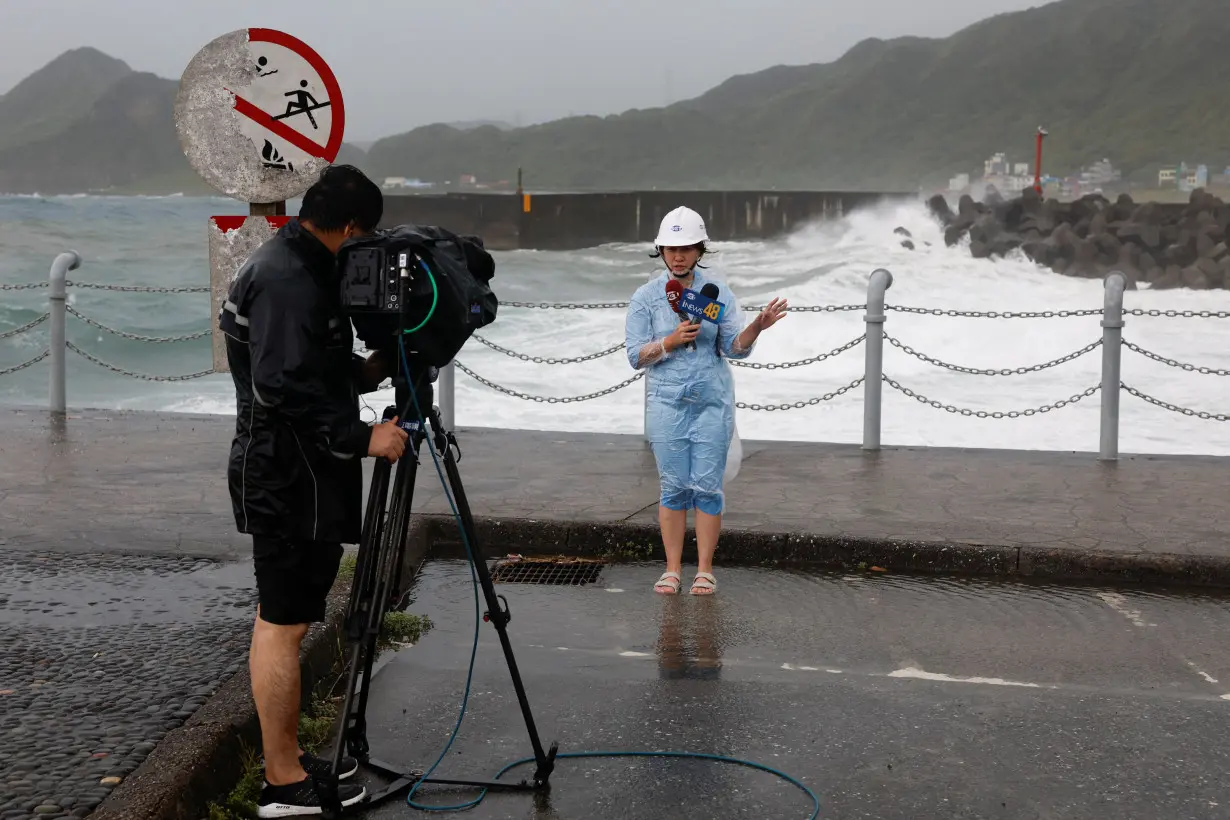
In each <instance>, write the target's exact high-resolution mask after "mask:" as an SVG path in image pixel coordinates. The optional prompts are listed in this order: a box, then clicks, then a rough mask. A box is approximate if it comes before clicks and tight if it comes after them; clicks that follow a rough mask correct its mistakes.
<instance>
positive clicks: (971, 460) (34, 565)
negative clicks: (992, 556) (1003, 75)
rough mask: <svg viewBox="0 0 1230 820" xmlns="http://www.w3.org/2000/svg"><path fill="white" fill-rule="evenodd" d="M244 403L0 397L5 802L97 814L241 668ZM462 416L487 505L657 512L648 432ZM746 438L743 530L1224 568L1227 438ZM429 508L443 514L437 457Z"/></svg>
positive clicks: (425, 489)
mask: <svg viewBox="0 0 1230 820" xmlns="http://www.w3.org/2000/svg"><path fill="white" fill-rule="evenodd" d="M233 424H234V421H233V419H232V418H229V417H218V416H191V415H178V414H154V413H116V412H109V411H74V412H73V413H72V414H70V416H69V418H68V419H67V421H66V422H65V423H64V424H62V425H59V426H56V425H52V424H51V423H50V421H49V420H48V417H47V415H46V413H45V412H44V411H42V410H39V409H28V410H16V409H12V408H6V409H0V547H2V548H3V552H2V553H0V556H2V560H0V577H2V578H3V579H4V580H3V582H2V583H0V727H4V728H3V729H0V732H4V734H0V738H3V740H4V741H5V742H4V743H0V820H16V818H27V817H34V816H35V814H34V813H33V812H34V811H35V810H38V811H39V812H40V813H39V814H38V815H37V816H40V817H62V816H69V815H76V816H84V815H86V814H88V813H89V811H90V809H91V807H92V806H94V805H96V804H97V802H98V800H100V799H102V797H104V796H105V795H106V794H107V792H108V791H109V790H110V789H111V788H113V786H114V783H115V782H116V779H122V778H123V777H124V776H126V775H127V774H128V773H130V772H131V771H133V769H134V768H135V767H136V766H137V765H138V764H139V763H140V762H141V760H143V759H144V757H145V755H146V754H147V752H148V750H149V749H150V748H151V747H152V744H154V743H156V742H157V741H158V740H159V738H161V737H162V736H163V735H164V734H165V733H166V732H167V731H169V730H171V729H174V728H175V727H177V726H179V725H182V723H183V721H184V720H186V719H187V718H188V717H190V716H191V715H192V714H193V713H194V712H195V710H196V709H197V708H198V707H199V706H200V704H201V703H202V702H203V701H204V699H205V698H207V697H208V696H209V695H210V693H212V692H213V691H215V690H216V688H217V686H218V684H219V682H220V681H224V680H225V678H226V677H227V676H228V675H229V674H230V673H232V672H234V671H235V670H237V669H240V668H242V665H243V663H244V658H245V655H246V651H247V646H246V639H247V634H248V631H249V629H250V624H251V617H252V597H253V596H252V586H253V585H252V578H251V570H250V566H249V565H248V550H249V549H250V546H249V543H248V541H247V539H245V538H243V537H241V536H239V535H238V534H237V533H235V530H234V524H233V520H232V517H231V510H230V501H229V499H228V497H227V490H226V478H225V469H226V459H227V452H228V449H229V442H230V438H231V435H232V431H233ZM457 435H458V441H459V444H460V447H461V450H462V454H463V457H462V460H461V463H460V468H461V472H462V476H463V480H464V481H465V485H466V490H467V494H468V496H469V500H470V504H471V507H472V508H473V511H474V513H475V515H476V516H478V517H482V518H484V519H487V520H490V519H491V518H496V519H503V520H510V519H518V520H520V519H538V520H540V521H542V520H546V521H553V522H559V523H561V524H563V523H571V524H577V525H584V524H587V523H588V524H595V523H596V524H603V525H608V527H609V526H611V525H614V526H616V527H618V526H619V525H625V524H626V525H632V526H633V527H635V528H637V529H639V530H641V531H651V530H652V527H653V526H654V522H655V520H656V505H657V481H656V475H655V471H654V468H653V459H652V456H651V454H650V452H649V450H648V449H647V448H646V446H645V445H644V443H643V441H642V440H641V439H640V438H639V437H637V436H612V435H606V436H600V435H587V434H574V433H555V432H527V431H507V430H487V429H481V430H468V429H463V430H460V431H458V434H457ZM744 451H745V454H746V460H745V462H744V464H743V468H742V471H741V473H740V475H739V477H738V479H737V480H736V481H735V482H734V483H733V484H732V485H731V486H730V487H729V493H728V495H729V502H728V503H729V507H728V513H727V515H726V525H727V527H728V528H729V529H730V530H731V539H730V540H731V542H735V541H737V540H738V539H739V538H740V535H739V534H738V532H737V531H742V533H743V534H745V535H746V534H749V533H750V534H752V536H754V535H755V534H756V533H762V534H766V535H768V534H780V533H790V534H794V535H795V536H797V537H799V538H803V539H808V538H811V539H813V549H814V550H819V551H823V550H827V549H837V548H841V545H842V544H849V543H857V544H875V543H881V544H883V543H890V544H891V543H901V544H906V545H909V547H908V548H909V549H918V548H920V547H919V545H921V547H922V548H925V549H927V550H931V551H932V554H939V553H943V552H944V551H945V550H946V549H947V548H948V547H951V546H953V545H956V546H957V547H958V548H959V547H960V546H961V545H985V546H986V547H987V548H988V549H990V550H992V551H995V552H996V554H997V555H998V556H999V557H1000V558H1001V559H1003V560H1005V561H1007V562H1008V563H1010V564H1011V563H1012V562H1014V561H1015V562H1018V563H1019V564H1021V565H1023V564H1024V562H1025V560H1026V556H1027V555H1029V556H1032V557H1031V558H1030V560H1033V561H1040V560H1050V561H1052V562H1055V561H1060V562H1062V561H1067V560H1072V561H1081V560H1087V561H1092V562H1095V563H1096V562H1098V561H1101V562H1103V564H1102V565H1101V566H1102V567H1103V568H1104V567H1109V566H1113V564H1114V559H1117V558H1123V557H1125V556H1126V557H1132V556H1145V557H1147V558H1151V559H1157V560H1159V561H1161V562H1162V563H1167V562H1172V563H1175V564H1177V565H1186V564H1185V563H1184V562H1194V563H1195V565H1198V567H1199V569H1198V571H1196V572H1195V573H1194V574H1196V575H1199V576H1201V580H1212V581H1215V582H1220V583H1222V584H1230V509H1228V508H1227V506H1226V505H1225V504H1224V503H1221V502H1222V498H1223V496H1224V490H1223V489H1222V488H1223V486H1224V485H1225V483H1226V474H1227V467H1230V460H1227V459H1221V458H1214V457H1208V458H1200V457H1124V458H1123V459H1121V460H1120V461H1119V462H1118V463H1115V464H1102V463H1099V462H1097V461H1096V459H1095V458H1094V456H1093V455H1092V454H1080V455H1073V454H1060V453H1035V452H1010V451H989V450H957V449H933V450H930V449H893V448H890V449H886V450H884V451H882V452H879V453H864V452H862V451H861V450H860V449H859V448H858V447H857V446H853V445H826V444H800V443H794V442H790V443H774V442H744ZM369 465H370V462H369ZM415 506H416V509H417V511H419V512H426V513H435V514H444V513H447V507H446V505H445V503H444V499H443V496H442V494H441V492H440V487H439V483H438V479H437V476H436V472H435V469H434V467H433V465H432V462H431V461H430V459H428V458H426V457H425V458H424V459H423V462H422V466H421V467H420V471H419V480H418V490H417V495H416V504H415ZM826 539H827V540H826ZM744 540H745V541H748V539H747V538H745V539H744ZM754 541H755V539H754V537H752V538H751V539H750V541H748V543H752V542H754ZM833 544H837V545H838V546H837V547H833V546H832V545H833ZM489 546H490V548H491V549H492V550H499V548H500V545H499V544H496V543H491V544H489ZM1030 551H1032V552H1030ZM721 554H722V553H721V552H719V557H720V556H721ZM728 554H731V553H730V552H729V551H728ZM1090 556H1093V557H1090ZM1107 556H1109V558H1108V557H1107ZM1107 561H1109V562H1110V563H1109V564H1108V563H1105V562H1107ZM1109 574H1110V573H1108V575H1109ZM14 749H18V750H20V751H19V752H16V753H15V752H14V751H13V750H14Z"/></svg>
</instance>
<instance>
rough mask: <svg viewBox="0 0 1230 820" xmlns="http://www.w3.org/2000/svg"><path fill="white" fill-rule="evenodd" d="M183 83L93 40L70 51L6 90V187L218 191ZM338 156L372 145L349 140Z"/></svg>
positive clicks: (358, 158) (2, 156) (2, 106)
mask: <svg viewBox="0 0 1230 820" xmlns="http://www.w3.org/2000/svg"><path fill="white" fill-rule="evenodd" d="M178 90H179V82H178V81H177V80H168V79H164V78H162V77H157V76H155V75H153V74H148V73H144V72H135V71H133V70H132V69H130V68H129V67H128V66H127V65H126V64H124V63H123V62H121V61H119V60H115V59H113V58H111V57H108V56H107V55H105V54H103V53H101V52H99V51H96V50H94V49H90V48H82V49H74V50H72V51H68V52H65V53H64V54H62V55H60V56H59V57H57V58H56V59H55V60H53V61H52V62H51V63H48V64H47V65H46V66H44V67H43V68H42V69H40V70H39V71H37V72H35V73H34V74H32V75H30V76H29V77H27V78H26V79H25V80H23V81H22V82H21V83H19V84H18V85H17V86H15V87H14V88H13V89H12V90H10V91H9V92H8V93H7V94H5V95H4V96H2V97H0V193H42V194H71V193H87V192H92V193H104V192H105V193H117V194H137V193H141V194H172V193H179V192H182V193H185V194H209V193H214V191H213V189H212V188H210V187H209V186H208V185H207V184H206V183H205V182H204V180H202V179H201V178H200V176H198V175H197V173H196V172H195V171H194V170H192V167H191V166H190V165H189V164H188V161H187V160H186V159H185V158H184V155H183V151H182V149H181V148H180V144H179V137H178V136H177V134H176V132H175V119H174V111H175V95H176V93H177V92H178ZM338 161H339V162H355V163H356V164H361V163H362V162H363V161H364V154H363V152H362V151H360V150H359V149H357V148H354V147H353V146H349V145H343V146H342V150H341V152H340V154H339V156H338Z"/></svg>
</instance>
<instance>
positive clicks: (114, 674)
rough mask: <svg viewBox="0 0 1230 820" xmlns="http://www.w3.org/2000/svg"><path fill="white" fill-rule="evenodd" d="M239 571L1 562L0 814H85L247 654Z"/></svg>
mask: <svg viewBox="0 0 1230 820" xmlns="http://www.w3.org/2000/svg"><path fill="white" fill-rule="evenodd" d="M249 577H250V568H248V567H245V566H243V565H238V564H221V563H218V562H215V561H210V560H205V559H196V558H187V557H168V556H152V555H141V556H131V555H116V554H106V553H74V554H65V553H62V552H50V551H26V550H12V549H9V550H7V551H5V552H4V553H3V555H2V557H0V578H3V583H2V584H0V818H3V820H19V819H20V820H25V818H54V817H84V816H86V815H87V814H88V813H89V812H90V810H91V809H93V807H94V806H96V805H98V804H99V803H100V802H101V801H102V800H103V798H105V797H106V796H107V794H108V792H110V790H111V789H112V788H114V786H115V785H117V784H118V783H119V782H120V780H121V779H122V778H123V777H125V776H126V775H127V774H129V773H130V772H132V771H133V770H134V769H136V767H137V766H138V765H139V764H140V763H141V761H142V760H143V759H144V757H145V756H146V755H147V754H148V753H149V752H150V751H151V750H152V749H153V748H154V745H155V744H156V743H157V742H158V741H159V740H160V739H162V737H163V736H164V735H165V734H166V733H167V732H168V731H169V730H171V729H173V728H175V727H177V726H179V725H181V724H182V723H183V722H184V721H185V720H186V719H187V718H189V717H191V715H192V713H193V712H194V711H195V710H196V709H197V708H198V707H199V706H200V705H201V704H203V703H204V702H205V700H206V699H207V698H208V697H209V696H210V695H211V694H213V692H214V691H215V689H217V687H218V686H219V685H220V684H221V682H222V681H223V680H225V679H226V678H227V677H229V676H230V675H231V674H233V673H234V672H235V671H236V670H238V669H239V668H240V665H241V664H242V663H244V662H245V658H246V652H247V644H248V639H249V636H250V634H251V619H252V612H253V607H254V601H253V597H254V596H253V591H252V590H251V589H250V586H251V585H250V584H249V582H248V578H249Z"/></svg>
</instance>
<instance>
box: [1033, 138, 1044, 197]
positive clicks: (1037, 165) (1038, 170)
mask: <svg viewBox="0 0 1230 820" xmlns="http://www.w3.org/2000/svg"><path fill="white" fill-rule="evenodd" d="M1046 135H1047V132H1046V129H1045V128H1043V127H1042V126H1041V125H1039V126H1038V156H1037V157H1036V158H1035V159H1034V190H1035V191H1037V192H1038V196H1042V139H1043V138H1044V137H1045V136H1046Z"/></svg>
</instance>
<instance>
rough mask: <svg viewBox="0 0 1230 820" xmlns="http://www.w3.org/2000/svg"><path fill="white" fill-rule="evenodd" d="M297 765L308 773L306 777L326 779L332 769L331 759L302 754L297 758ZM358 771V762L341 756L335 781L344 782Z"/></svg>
mask: <svg viewBox="0 0 1230 820" xmlns="http://www.w3.org/2000/svg"><path fill="white" fill-rule="evenodd" d="M299 765H301V766H303V770H304V771H305V772H307V773H308V777H328V776H329V775H330V774H331V772H332V769H333V758H332V757H331V756H330V757H327V758H321V757H315V756H313V755H310V754H308V753H307V752H304V753H303V754H302V755H300V756H299ZM358 770H359V761H357V760H355V759H354V758H353V757H347V756H346V755H342V762H341V764H340V765H339V766H338V767H337V779H338V780H345V779H346V778H348V777H352V776H353V775H354V773H355V772H357V771H358Z"/></svg>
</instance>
